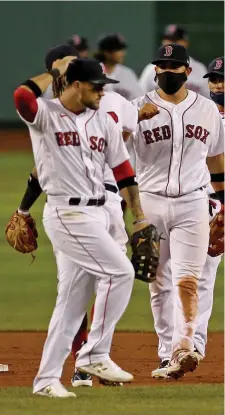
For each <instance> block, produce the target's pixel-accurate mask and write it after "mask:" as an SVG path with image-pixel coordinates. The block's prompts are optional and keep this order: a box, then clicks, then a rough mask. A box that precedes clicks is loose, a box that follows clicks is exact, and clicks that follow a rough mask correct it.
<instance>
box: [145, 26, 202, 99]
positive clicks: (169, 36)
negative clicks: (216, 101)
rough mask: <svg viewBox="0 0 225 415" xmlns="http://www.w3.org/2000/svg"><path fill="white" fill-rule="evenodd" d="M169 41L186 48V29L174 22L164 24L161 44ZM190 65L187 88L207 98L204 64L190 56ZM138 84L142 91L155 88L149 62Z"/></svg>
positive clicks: (187, 39)
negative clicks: (190, 70)
mask: <svg viewBox="0 0 225 415" xmlns="http://www.w3.org/2000/svg"><path fill="white" fill-rule="evenodd" d="M170 43H177V44H178V45H182V46H184V47H185V48H186V49H188V47H189V36H188V33H187V31H186V30H185V29H184V28H183V27H180V26H177V25H175V24H171V25H168V26H166V27H165V30H164V33H163V38H162V45H167V44H170ZM190 67H191V68H192V72H191V73H190V76H189V77H188V80H187V88H188V89H191V90H192V91H195V92H197V93H198V94H201V95H203V96H205V97H206V98H209V91H208V86H207V82H205V80H204V79H203V75H204V74H205V73H206V67H205V65H203V64H202V63H201V62H198V61H196V60H195V59H193V58H192V57H190ZM139 84H140V86H141V87H142V89H143V90H144V92H150V91H153V90H154V89H156V88H157V82H156V81H155V68H154V65H152V63H149V64H148V65H147V66H146V67H145V69H144V70H143V72H142V74H141V76H140V79H139Z"/></svg>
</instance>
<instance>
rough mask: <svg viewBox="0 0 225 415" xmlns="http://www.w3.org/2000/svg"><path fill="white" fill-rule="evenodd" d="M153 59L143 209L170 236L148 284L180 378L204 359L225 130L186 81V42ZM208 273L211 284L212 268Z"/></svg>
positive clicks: (142, 146) (142, 145)
mask: <svg viewBox="0 0 225 415" xmlns="http://www.w3.org/2000/svg"><path fill="white" fill-rule="evenodd" d="M152 63H153V64H154V65H155V73H156V81H157V83H158V89H157V91H155V90H154V91H152V92H150V93H148V94H146V95H145V96H144V97H142V98H139V99H137V100H134V101H133V103H134V104H135V105H136V106H137V108H138V107H139V106H141V105H143V104H144V103H145V102H152V103H154V104H155V105H156V106H157V107H158V109H159V111H160V113H159V115H157V116H155V117H154V118H152V120H148V121H143V122H141V123H139V125H138V130H137V133H136V136H135V137H134V147H135V152H136V163H137V166H136V171H137V179H138V183H139V189H140V197H141V204H142V207H143V210H144V213H145V215H146V216H147V218H150V217H151V221H152V222H153V223H154V224H155V225H157V227H158V229H159V230H160V231H161V232H162V235H163V237H164V240H162V243H161V251H160V265H159V268H158V275H157V280H156V282H153V283H152V284H150V295H151V306H152V311H153V317H154V325H155V329H156V332H157V335H158V337H159V356H160V358H161V359H162V365H160V366H161V367H160V368H161V369H162V368H163V364H164V365H165V366H166V376H167V377H172V378H179V377H181V376H183V375H184V374H185V373H186V372H189V371H194V370H195V369H196V367H197V365H198V363H199V359H198V356H197V355H196V353H195V352H194V347H195V343H194V335H195V331H196V325H197V319H198V314H197V311H198V294H197V291H198V283H199V280H200V281H201V275H202V269H203V266H204V264H205V261H206V255H207V250H208V242H209V221H208V197H207V190H206V187H207V186H208V184H209V182H210V175H209V172H208V168H207V165H206V160H207V163H208V167H209V170H210V173H211V175H212V182H213V183H212V184H213V188H214V191H215V192H216V196H217V197H218V198H219V200H220V202H221V203H224V201H223V199H224V194H223V192H221V190H222V189H223V187H224V183H217V177H220V176H221V173H222V174H224V165H223V162H224V154H223V151H224V131H223V124H222V120H221V118H220V115H219V112H218V110H217V108H216V106H215V105H214V103H213V102H212V101H210V100H208V99H206V98H205V97H203V96H201V95H198V94H197V93H195V92H193V91H190V90H187V88H186V85H185V82H186V80H187V78H188V77H189V75H190V74H191V67H190V66H189V58H188V56H187V52H186V49H185V48H184V47H183V46H181V45H178V44H170V45H165V46H164V45H163V46H161V47H160V49H159V51H158V55H157V59H156V60H155V61H153V62H152ZM215 178H216V179H215ZM214 179H215V183H214ZM221 215H222V216H223V210H221ZM210 238H211V237H210ZM170 258H171V261H170ZM170 266H171V273H170ZM204 278H208V283H209V284H210V278H211V275H209V274H207V275H205V276H204ZM168 291H169V292H171V294H169V296H168ZM167 300H168V301H167ZM209 301H210V300H209ZM171 303H172V304H171ZM170 318H171V320H172V333H171V330H170V328H171V324H169V326H170V327H169V330H168V331H167V325H168V320H169V319H170ZM204 331H205V329H204ZM168 344H169V346H168ZM199 344H200V341H199ZM166 347H167V348H169V351H170V354H169V355H168V350H166ZM201 352H202V349H201ZM168 358H169V364H168ZM163 359H166V361H165V362H163ZM158 369H159V368H158Z"/></svg>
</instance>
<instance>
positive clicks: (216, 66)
mask: <svg viewBox="0 0 225 415" xmlns="http://www.w3.org/2000/svg"><path fill="white" fill-rule="evenodd" d="M222 66H223V61H222V59H217V60H216V64H215V66H214V69H220V68H221V67H222Z"/></svg>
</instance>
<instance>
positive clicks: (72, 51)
mask: <svg viewBox="0 0 225 415" xmlns="http://www.w3.org/2000/svg"><path fill="white" fill-rule="evenodd" d="M66 56H75V57H78V56H79V52H78V50H77V49H76V48H75V46H74V45H68V44H67V43H66V44H64V45H56V46H54V47H53V48H51V49H49V50H48V52H47V54H46V56H45V66H46V68H47V70H48V71H50V69H52V64H53V62H54V61H56V60H57V59H63V58H65V57H66Z"/></svg>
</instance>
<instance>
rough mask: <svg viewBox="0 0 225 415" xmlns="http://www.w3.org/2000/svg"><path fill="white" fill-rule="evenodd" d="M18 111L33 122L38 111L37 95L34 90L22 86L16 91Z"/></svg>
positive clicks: (15, 98) (15, 97) (15, 100)
mask: <svg viewBox="0 0 225 415" xmlns="http://www.w3.org/2000/svg"><path fill="white" fill-rule="evenodd" d="M14 102H15V107H16V109H17V111H18V112H19V113H20V115H21V116H22V117H23V118H24V119H25V120H26V121H28V122H33V121H34V119H35V116H36V114H37V111H38V104H37V100H36V96H35V95H34V93H33V92H32V91H28V89H26V88H24V87H22V86H20V87H19V88H17V89H16V90H15V91H14Z"/></svg>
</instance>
